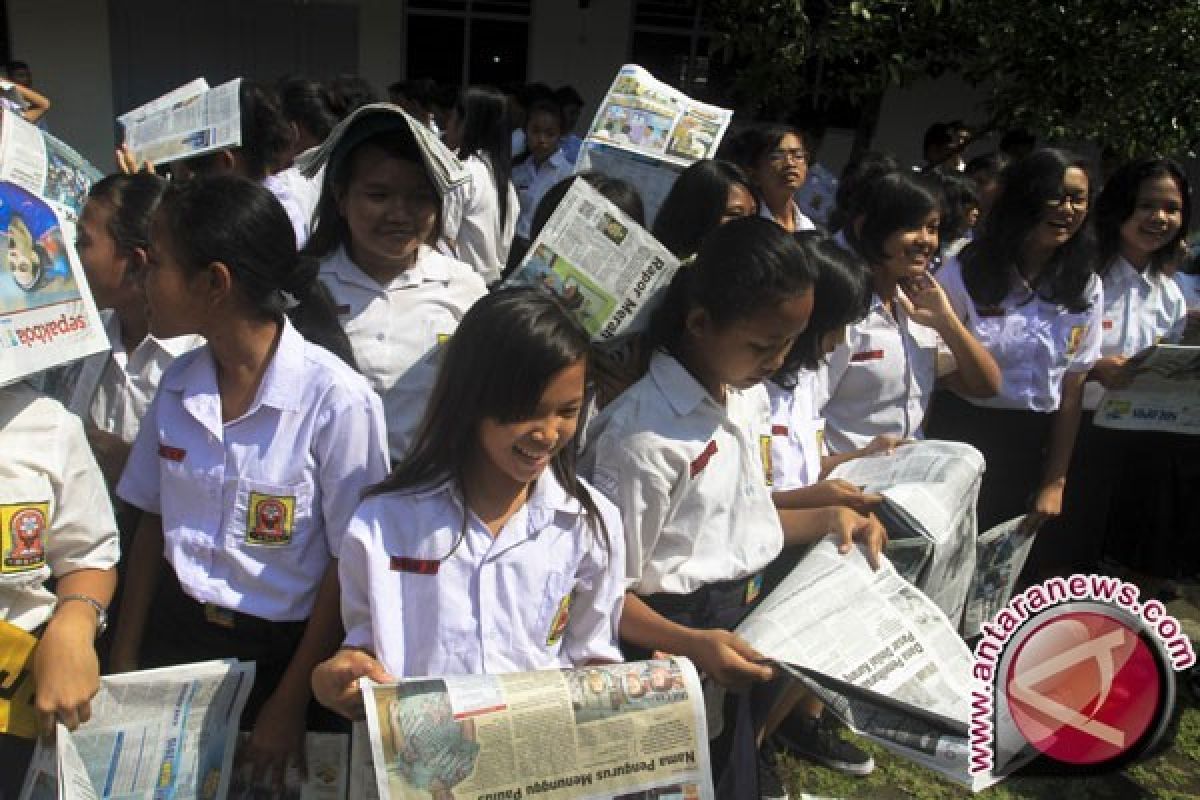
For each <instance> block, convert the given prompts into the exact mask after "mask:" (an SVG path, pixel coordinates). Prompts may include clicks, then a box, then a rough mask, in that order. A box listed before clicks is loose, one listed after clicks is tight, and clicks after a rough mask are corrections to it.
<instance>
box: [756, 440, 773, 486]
mask: <svg viewBox="0 0 1200 800" xmlns="http://www.w3.org/2000/svg"><path fill="white" fill-rule="evenodd" d="M758 453H759V455H760V456H761V457H762V466H763V472H764V473H765V474H766V478H767V486H774V485H775V479H774V478H773V477H771V473H772V472H773V470H772V466H773V464H772V462H771V437H770V436H768V435H767V434H765V433H764V434H763V435H761V436H759V437H758Z"/></svg>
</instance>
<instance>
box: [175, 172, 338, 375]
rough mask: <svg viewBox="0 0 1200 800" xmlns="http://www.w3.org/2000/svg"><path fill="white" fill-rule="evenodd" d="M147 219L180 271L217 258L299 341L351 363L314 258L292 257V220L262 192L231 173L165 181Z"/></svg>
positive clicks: (259, 307)
mask: <svg viewBox="0 0 1200 800" xmlns="http://www.w3.org/2000/svg"><path fill="white" fill-rule="evenodd" d="M155 219H156V220H158V221H159V223H158V224H162V225H164V226H165V231H166V234H167V237H168V242H169V246H170V250H171V253H172V255H174V256H175V258H176V259H177V260H178V261H179V263H180V265H181V266H182V267H183V268H184V269H185V270H188V271H191V272H197V271H199V270H202V269H204V267H206V266H207V265H208V264H211V263H213V262H215V261H219V262H221V263H222V264H225V265H226V266H227V267H228V268H229V271H230V273H231V274H232V276H233V280H234V283H235V284H236V286H237V288H238V290H239V291H240V292H241V294H242V296H243V297H244V298H245V299H246V301H247V302H248V303H249V304H250V306H251V307H252V308H253V309H254V310H255V311H256V312H257V313H259V314H261V315H262V316H264V317H271V318H275V319H279V318H282V316H283V315H284V314H287V316H288V317H289V318H290V319H291V320H292V324H294V325H295V326H296V329H297V330H298V331H299V332H300V333H301V335H303V336H304V338H305V339H308V340H309V341H311V342H313V343H314V344H318V345H320V346H321V347H324V348H325V349H326V350H329V351H330V352H331V353H333V354H334V355H336V356H338V357H339V358H341V359H342V360H343V361H345V362H346V363H347V364H349V365H351V366H355V361H354V355H353V352H352V351H351V348H350V340H349V339H348V338H347V336H346V334H345V332H344V331H343V330H342V327H341V325H340V324H339V323H338V318H337V313H336V309H335V308H334V305H333V301H332V300H331V299H330V296H329V293H328V291H326V290H325V287H324V286H323V285H322V284H321V282H320V281H319V280H317V262H316V261H313V260H311V259H301V258H299V257H298V255H297V253H296V236H295V233H294V232H293V230H292V223H291V221H290V220H289V219H288V215H287V212H286V211H284V209H283V206H281V205H280V204H279V201H278V200H277V199H275V195H273V194H271V192H270V190H268V189H266V188H264V187H263V186H261V185H260V184H258V183H255V182H254V181H251V180H247V179H246V178H242V177H240V176H236V175H213V176H208V177H198V178H194V179H192V180H188V181H180V182H177V183H172V184H171V185H170V186H169V187H168V188H167V190H166V191H165V192H164V193H163V197H162V201H161V202H160V203H159V208H158V211H157V212H156V216H155Z"/></svg>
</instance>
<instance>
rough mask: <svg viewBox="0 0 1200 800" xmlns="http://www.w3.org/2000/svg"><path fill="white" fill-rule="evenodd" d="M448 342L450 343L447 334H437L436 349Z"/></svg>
mask: <svg viewBox="0 0 1200 800" xmlns="http://www.w3.org/2000/svg"><path fill="white" fill-rule="evenodd" d="M448 341H450V334H448V333H439V334H437V344H438V347H441V346H442V345H444V344H445V343H446V342H448Z"/></svg>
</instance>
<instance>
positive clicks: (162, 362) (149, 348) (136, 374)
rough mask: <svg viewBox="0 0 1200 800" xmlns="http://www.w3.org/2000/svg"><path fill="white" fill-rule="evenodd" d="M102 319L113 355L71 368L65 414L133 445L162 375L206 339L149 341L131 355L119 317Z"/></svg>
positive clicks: (92, 358)
mask: <svg viewBox="0 0 1200 800" xmlns="http://www.w3.org/2000/svg"><path fill="white" fill-rule="evenodd" d="M100 319H101V321H102V322H103V323H104V332H105V333H106V334H107V335H108V344H109V346H110V347H111V348H112V349H111V351H109V352H105V353H97V354H96V355H93V356H88V357H87V358H85V359H83V360H82V361H80V362H79V363H78V364H77V365H76V366H75V367H73V372H74V374H73V375H72V376H71V377H70V378H69V380H70V381H71V382H72V386H71V388H70V390H69V394H68V402H67V408H69V409H70V410H71V411H72V413H74V414H76V415H78V416H79V417H81V418H82V419H83V420H84V421H85V422H90V423H92V424H93V425H95V426H96V427H97V428H99V429H100V430H102V431H106V432H108V433H111V434H114V435H116V436H119V437H120V438H121V440H122V441H123V442H125V443H126V444H133V440H134V439H136V438H137V434H138V429H139V427H140V426H141V422H142V417H144V416H146V410H147V409H148V408H149V407H150V401H151V400H153V399H154V395H155V393H156V392H157V391H158V384H159V382H160V381H161V380H162V376H163V373H164V372H166V370H167V367H169V366H171V364H172V363H173V362H174V361H175V359H177V358H179V357H180V356H181V355H183V354H184V353H186V352H188V351H189V350H194V349H196V348H197V347H199V346H200V345H202V344H204V337H202V336H176V337H174V338H171V339H158V338H155V337H154V336H147V337H146V338H145V339H143V340H142V341H141V343H140V344H139V345H138V346H137V347H135V348H134V349H133V352H132V353H128V352H126V350H125V343H124V342H123V341H122V340H121V321H120V319H119V318H118V317H117V315H116V313H114V312H113V311H111V310H105V311H101V312H100Z"/></svg>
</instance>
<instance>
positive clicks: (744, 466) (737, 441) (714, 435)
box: [581, 352, 783, 595]
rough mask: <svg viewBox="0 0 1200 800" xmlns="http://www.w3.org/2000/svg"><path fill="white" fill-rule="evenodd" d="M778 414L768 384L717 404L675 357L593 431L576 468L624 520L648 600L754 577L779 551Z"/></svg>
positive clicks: (631, 567)
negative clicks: (773, 477)
mask: <svg viewBox="0 0 1200 800" xmlns="http://www.w3.org/2000/svg"><path fill="white" fill-rule="evenodd" d="M770 454H771V406H770V401H769V400H768V399H767V390H766V389H764V388H763V387H762V386H761V385H759V386H755V387H753V388H751V389H747V390H745V391H739V390H736V389H729V390H728V392H727V394H726V400H725V406H724V407H722V406H721V405H719V404H718V403H717V402H716V401H715V400H713V398H712V396H711V395H709V393H708V391H707V390H706V389H705V388H704V387H703V386H701V385H700V384H699V383H697V382H696V379H695V378H693V377H692V376H691V374H690V373H689V372H688V371H687V370H686V369H684V367H683V365H681V364H680V363H679V362H678V361H676V360H675V359H674V358H673V357H671V356H670V355H667V354H666V353H663V352H659V353H655V354H654V356H653V357H652V358H651V360H650V370H649V372H647V374H646V375H645V376H643V377H642V379H641V380H639V381H638V382H637V383H635V384H634V385H633V386H631V387H630V388H629V389H627V390H625V392H623V393H622V394H621V395H620V396H619V397H617V399H616V400H614V401H613V402H612V403H610V404H609V405H608V406H606V407H605V409H604V410H603V411H602V412H601V413H600V415H599V416H598V417H596V419H595V420H593V422H592V423H591V425H590V426H589V429H588V445H587V449H586V450H585V451H584V454H583V457H582V460H581V471H583V472H584V473H585V474H587V473H588V472H589V471H590V474H591V476H592V482H593V483H594V484H595V486H596V488H597V489H599V490H600V491H601V492H603V493H604V494H605V495H607V496H608V498H609V499H610V500H612V501H613V502H614V503H616V505H617V508H619V509H620V511H621V519H622V521H623V522H624V523H625V542H626V547H625V552H626V557H625V558H626V561H625V564H626V568H625V572H626V575H627V580H628V584H629V588H631V589H633V590H634V591H636V592H637V593H638V594H641V595H650V594H656V593H660V592H662V593H668V594H688V593H691V592H693V591H695V590H697V589H700V588H701V587H703V586H705V585H707V584H710V583H715V582H718V581H728V580H738V579H741V578H746V577H750V576H752V575H754V574H755V573H757V572H759V571H761V570H762V569H763V567H765V566H766V565H767V564H769V563H770V562H771V561H772V559H774V558H775V557H776V556H777V555H779V553H780V551H781V550H782V549H783V528H782V526H781V524H780V521H779V514H778V513H777V512H776V510H775V505H774V503H773V502H772V501H771V487H770V486H769V485H768V484H769V476H770V474H771V470H770V465H769V464H768V463H766V462H768V461H769V460H770Z"/></svg>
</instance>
